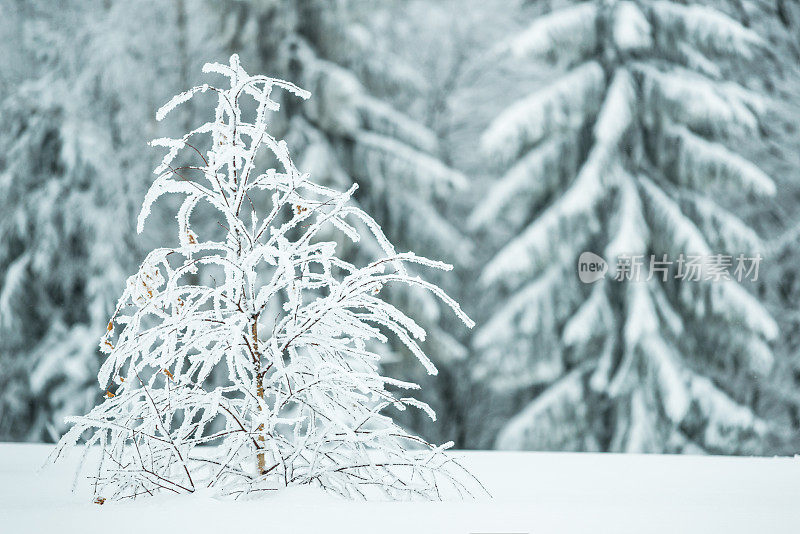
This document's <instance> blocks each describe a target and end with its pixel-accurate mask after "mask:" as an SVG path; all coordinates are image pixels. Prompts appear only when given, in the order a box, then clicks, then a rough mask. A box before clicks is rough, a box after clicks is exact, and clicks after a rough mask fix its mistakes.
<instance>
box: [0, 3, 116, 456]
mask: <svg viewBox="0 0 800 534" xmlns="http://www.w3.org/2000/svg"><path fill="white" fill-rule="evenodd" d="M49 7H51V6H50V5H49V4H48V5H42V4H40V3H38V2H28V3H25V4H24V5H20V6H18V8H19V9H20V10H24V17H25V18H24V20H15V19H14V17H13V14H14V10H12V11H11V12H10V13H8V15H9V16H10V20H4V21H3V24H0V26H4V27H5V25H11V26H12V27H13V28H14V33H15V35H14V36H13V42H15V43H18V44H19V45H20V46H19V47H18V48H17V49H16V58H17V59H16V61H14V60H13V57H14V56H12V61H11V63H12V64H13V65H14V69H11V68H9V69H5V68H3V69H2V72H1V73H0V79H2V81H0V85H2V86H3V89H2V90H0V94H2V99H0V115H2V117H3V124H4V128H2V129H1V130H0V151H2V155H0V190H2V192H3V195H2V198H0V213H2V215H0V235H2V239H0V439H6V440H8V439H14V440H18V439H31V440H44V439H56V438H57V436H58V435H59V434H60V430H61V429H60V428H59V426H58V425H59V423H55V424H53V421H54V418H55V419H57V420H59V421H60V420H61V419H63V417H64V415H66V414H69V413H75V412H76V411H83V410H86V409H88V408H89V407H90V406H91V405H93V404H94V402H95V395H94V394H93V393H92V392H91V390H90V388H89V387H88V386H89V384H90V382H91V381H92V377H93V376H94V375H95V374H96V371H97V367H98V366H99V363H100V359H99V353H98V351H97V347H96V344H95V343H92V342H91V341H90V339H91V337H92V335H91V334H90V332H91V329H92V328H93V327H94V328H95V329H101V328H102V327H103V325H104V324H105V323H106V318H107V315H108V313H109V308H110V303H111V302H113V298H114V294H113V291H114V289H113V282H114V281H122V280H124V277H123V276H122V271H120V270H119V269H118V268H117V267H118V265H119V263H118V261H117V258H119V257H123V256H124V252H125V244H124V242H123V239H122V238H121V234H120V233H119V232H118V230H119V229H120V225H109V224H108V221H109V219H111V218H113V214H114V213H115V212H117V209H118V208H119V204H118V203H117V200H118V199H119V198H120V194H119V193H120V191H119V186H120V184H121V181H120V180H118V179H117V177H118V176H119V173H118V172H117V170H118V169H117V168H115V167H114V165H113V163H112V161H113V160H112V159H111V158H110V154H111V151H112V146H111V143H110V142H109V138H108V136H107V135H105V134H104V132H103V130H102V128H101V127H99V126H98V123H97V122H96V121H95V120H94V119H95V116H94V115H93V114H91V113H87V107H86V104H87V93H88V92H89V90H88V88H87V86H88V85H90V84H88V83H87V80H86V79H76V78H74V77H71V76H72V74H73V71H72V70H71V69H72V67H73V66H74V65H75V63H76V58H75V55H74V54H75V53H76V50H77V49H78V48H80V47H81V46H82V45H84V44H85V42H86V41H85V40H84V37H85V34H84V33H82V32H78V33H72V34H69V36H67V33H69V32H68V30H66V29H65V28H62V27H61V26H60V25H61V24H63V25H64V26H65V27H66V28H72V29H74V28H75V26H73V25H74V24H76V22H75V19H76V18H77V14H76V12H75V11H72V10H70V11H65V12H62V13H57V14H54V13H52V12H51V11H50V10H49V9H48V8H49ZM4 13H5V12H4ZM56 18H58V21H56V20H55V19H56ZM7 37H9V39H11V37H10V36H7ZM9 42H11V41H9ZM15 71H16V72H15ZM93 104H95V105H96V104H97V102H96V101H93ZM98 109H99V106H98V107H96V108H95V111H97V110H98ZM100 176H104V177H105V178H104V179H100V178H99V177H100Z"/></svg>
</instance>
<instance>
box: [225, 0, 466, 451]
mask: <svg viewBox="0 0 800 534" xmlns="http://www.w3.org/2000/svg"><path fill="white" fill-rule="evenodd" d="M215 6H216V7H217V8H219V12H220V23H219V24H217V27H218V28H219V30H218V31H219V32H220V37H221V39H220V40H221V41H223V42H224V43H226V44H227V48H228V49H229V50H230V53H233V52H236V53H239V54H240V55H241V56H242V57H249V58H253V61H256V62H257V63H256V64H255V65H256V66H257V68H258V70H259V71H260V72H272V73H276V74H277V75H279V76H281V77H283V78H285V79H289V80H293V81H295V82H296V83H297V84H299V85H301V86H302V87H305V88H306V89H308V90H310V91H311V92H312V93H313V94H314V99H313V101H312V102H310V103H309V104H308V105H302V106H299V105H297V104H296V103H295V102H292V101H291V100H288V101H286V102H285V103H284V105H283V106H282V109H281V113H280V114H278V115H277V116H276V119H275V120H274V122H273V128H274V130H273V132H274V133H275V134H276V135H280V136H281V137H282V138H284V139H286V140H287V142H288V143H289V145H290V146H291V147H292V150H293V153H294V154H296V155H297V158H296V161H297V165H298V167H299V168H301V169H303V170H304V171H306V172H309V173H310V174H311V175H312V176H314V177H315V179H316V180H317V182H318V183H321V184H323V185H327V186H329V187H336V188H339V189H347V188H349V187H350V186H351V185H352V184H358V186H359V190H358V195H357V198H356V199H354V201H355V202H357V205H359V206H360V207H361V208H362V209H364V210H365V211H367V212H369V213H370V214H371V215H372V216H373V217H374V218H375V220H376V221H377V222H378V223H379V224H380V225H381V228H382V229H383V231H384V232H385V234H386V235H387V237H388V238H389V239H390V240H391V241H392V243H394V244H395V245H396V246H398V247H401V248H403V249H413V250H416V251H417V252H418V253H420V254H422V255H432V256H434V255H435V256H436V257H438V258H441V259H443V260H445V261H448V262H450V263H454V264H461V265H465V260H468V258H469V255H470V251H471V243H470V240H469V239H467V238H466V237H465V235H464V233H463V229H460V228H459V227H458V225H457V224H454V220H453V219H452V218H451V214H450V212H449V208H450V206H451V205H452V204H453V203H452V201H450V199H451V198H452V197H453V196H454V195H455V194H457V193H458V192H460V191H463V190H465V189H466V187H467V185H468V180H467V178H466V177H465V176H464V175H463V174H462V173H460V172H458V171H456V170H455V169H453V168H452V167H450V166H448V165H447V164H445V163H443V161H442V150H441V146H440V140H439V139H438V138H437V135H436V134H435V133H434V132H433V131H431V129H430V128H428V127H426V126H425V125H423V124H421V122H420V120H418V119H419V117H422V116H424V114H423V113H415V112H418V111H419V109H418V106H419V103H420V102H422V101H424V97H421V96H420V95H424V94H425V91H426V90H427V88H428V81H427V80H426V79H425V77H424V76H423V75H422V74H421V73H420V72H418V71H417V70H416V69H415V68H413V66H412V65H410V64H409V62H408V61H405V60H403V58H401V57H399V55H398V54H397V53H396V51H395V50H393V48H392V47H393V46H396V41H395V40H393V36H392V35H391V31H392V29H393V28H395V27H396V26H398V25H402V21H401V22H399V23H398V20H397V19H398V18H400V17H406V16H407V15H406V14H405V12H401V13H399V15H398V11H399V9H398V8H395V9H394V11H393V7H392V5H391V4H390V3H384V4H382V5H379V6H378V5H375V4H374V3H363V2H349V1H343V0H296V1H292V2H263V1H252V0H244V1H241V0H223V1H221V2H217V3H215ZM392 13H394V14H395V17H392V16H391V15H392ZM415 116H417V118H414V117H415ZM354 224H355V225H356V227H359V226H360V225H359V223H357V222H356V223H354ZM359 229H360V230H361V231H362V232H364V233H366V234H368V233H369V232H366V228H359ZM379 251H380V247H379V244H378V243H377V241H375V240H374V239H372V238H370V237H369V236H368V235H365V238H364V239H363V240H362V242H361V244H360V246H359V247H350V246H348V245H347V244H346V243H343V246H342V248H341V254H342V257H343V258H345V259H348V260H350V261H357V260H363V259H364V258H368V257H370V256H374V254H376V253H378V252H379ZM411 270H412V272H413V267H411ZM437 275H438V273H434V274H432V276H433V278H432V281H435V282H437V283H439V284H440V285H442V287H445V288H448V284H451V285H449V289H451V290H454V289H455V287H453V285H452V283H453V280H452V277H441V276H437ZM385 298H387V300H388V301H389V302H391V303H392V304H394V305H395V306H397V307H398V308H400V309H401V310H403V311H404V312H406V313H408V315H409V316H410V317H412V318H413V319H414V320H415V321H416V322H418V323H419V324H420V325H421V326H423V327H424V328H425V330H426V331H427V332H428V336H427V339H426V342H425V344H424V347H425V349H426V352H427V353H428V354H429V355H430V357H431V359H432V360H433V361H434V362H435V363H436V365H437V367H439V368H440V369H441V370H443V374H444V375H447V376H449V372H448V368H449V367H451V366H463V362H464V357H465V356H466V354H467V352H468V351H467V350H466V347H465V346H463V345H462V343H461V342H460V340H458V339H457V338H456V337H454V336H453V335H452V334H451V332H450V331H451V329H452V326H453V324H452V322H451V321H450V318H449V317H448V316H447V314H445V313H442V309H441V307H440V306H439V305H438V303H437V302H436V301H435V299H434V298H432V295H430V294H428V293H427V292H424V291H420V290H417V289H416V288H411V289H410V290H408V291H406V290H400V289H399V288H387V291H386V296H385ZM392 345H393V346H392V347H391V349H392V350H386V352H385V354H386V356H387V359H386V362H387V363H388V362H389V361H390V359H392V360H395V361H394V362H393V363H392V366H393V369H394V372H395V373H398V374H401V375H402V376H405V377H409V378H412V379H413V380H414V381H424V380H425V379H426V377H425V376H424V375H422V373H421V372H420V369H419V367H418V366H416V364H415V362H414V358H413V355H411V354H410V353H407V352H406V353H405V354H404V357H403V358H402V359H400V360H399V361H397V360H398V358H397V356H398V355H400V354H403V352H404V351H403V350H402V347H401V346H398V345H397V344H395V343H392ZM379 348H380V347H379ZM388 348H389V346H387V347H386V349H388ZM390 357H391V358H390ZM437 382H438V383H441V381H439V380H438V379H437ZM434 393H435V392H434V388H425V391H423V395H427V396H428V397H429V400H430V402H432V403H434V404H435V406H436V410H437V412H443V419H444V418H447V419H450V418H449V417H448V415H449V414H447V413H444V411H445V410H447V403H445V402H438V401H437V399H435V398H434V396H433V394H434ZM402 417H403V419H404V420H411V423H410V424H411V425H412V426H413V427H414V428H415V429H417V430H418V431H421V432H424V434H425V435H426V436H428V437H430V438H431V439H434V438H435V437H438V436H440V434H439V430H438V429H439V428H440V427H442V429H443V425H432V424H431V423H430V421H429V420H427V418H426V417H423V416H422V415H421V414H415V413H409V412H406V413H404V414H403V415H402ZM409 418H410V419H409Z"/></svg>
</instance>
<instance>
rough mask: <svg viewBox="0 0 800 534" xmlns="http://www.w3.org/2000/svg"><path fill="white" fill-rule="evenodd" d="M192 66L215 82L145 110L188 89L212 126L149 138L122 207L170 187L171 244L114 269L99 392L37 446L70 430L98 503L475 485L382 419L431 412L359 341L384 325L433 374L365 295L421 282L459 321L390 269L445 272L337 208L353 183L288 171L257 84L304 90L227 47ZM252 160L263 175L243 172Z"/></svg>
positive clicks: (429, 491) (391, 310) (345, 203)
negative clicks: (253, 71) (338, 238)
mask: <svg viewBox="0 0 800 534" xmlns="http://www.w3.org/2000/svg"><path fill="white" fill-rule="evenodd" d="M203 70H204V72H212V73H217V74H221V75H223V76H225V77H227V78H228V81H229V85H230V87H228V88H217V87H214V86H211V85H202V86H200V87H196V88H194V89H192V90H190V91H188V92H186V93H182V94H181V95H179V96H177V97H175V98H173V99H172V100H170V102H169V103H168V104H167V105H166V106H165V107H163V108H162V109H161V110H159V112H158V114H157V117H158V118H159V119H161V118H163V117H164V116H165V115H166V114H167V113H168V112H169V111H170V110H171V109H173V108H174V107H175V106H177V105H180V104H181V103H183V102H185V101H187V100H189V99H191V98H193V97H195V96H197V95H198V94H200V93H206V94H208V93H212V94H215V95H216V97H217V105H216V109H215V115H214V120H213V121H211V122H208V123H206V124H203V125H202V126H200V127H199V128H197V129H195V130H193V131H191V132H189V133H188V134H186V135H184V136H183V137H182V138H179V139H158V140H155V141H153V143H152V144H153V145H155V146H162V147H165V148H167V149H168V152H167V154H166V156H165V157H164V159H163V160H162V162H161V164H160V165H159V166H158V167H157V168H156V171H155V173H156V174H157V178H156V180H155V181H154V183H153V185H152V186H151V188H150V191H149V192H148V193H147V196H146V198H145V200H144V204H143V207H142V211H141V214H140V218H139V230H140V231H141V229H142V225H143V224H144V222H145V220H146V218H147V216H148V214H149V212H150V208H151V206H152V204H153V203H154V202H155V201H156V200H158V198H159V197H161V196H162V195H164V194H166V193H180V194H182V195H184V200H183V204H182V206H181V208H180V209H179V211H178V216H177V218H178V231H179V236H178V237H179V243H180V246H178V247H175V248H160V249H156V250H153V251H152V252H151V253H150V254H149V255H148V256H147V258H146V259H145V260H144V262H143V263H142V265H141V267H140V269H139V271H138V272H137V273H136V274H134V275H133V276H131V277H130V278H129V279H128V283H127V287H126V289H125V292H124V293H123V295H122V297H121V298H120V300H119V302H118V304H117V307H116V311H115V313H114V315H113V317H112V318H111V320H110V321H109V323H108V328H107V333H106V335H105V336H104V337H103V339H102V340H101V350H102V351H103V352H104V353H106V354H107V359H106V360H105V362H104V364H103V365H102V368H101V370H100V372H99V374H98V380H99V382H100V386H101V387H102V388H103V389H104V390H105V397H106V398H105V399H104V400H103V402H102V403H101V404H100V405H99V406H96V407H95V408H94V409H93V410H92V411H90V412H89V413H88V414H87V415H85V416H81V417H72V418H69V422H71V423H72V425H73V426H72V428H71V429H70V430H69V432H68V433H67V434H66V435H65V436H64V437H63V438H62V440H61V441H60V442H59V445H58V447H57V449H56V452H55V453H54V454H55V456H56V457H58V456H60V455H61V454H62V452H64V450H65V449H67V448H70V447H72V446H73V445H74V444H75V443H76V442H77V441H78V439H79V438H81V437H84V438H85V441H86V444H87V450H88V449H89V448H90V447H94V446H96V447H99V448H100V449H101V450H102V457H101V459H100V462H99V465H98V467H97V473H96V478H95V479H94V480H95V493H96V497H98V498H100V497H102V498H104V499H126V498H135V497H137V496H140V495H153V494H155V493H158V492H168V493H190V492H193V491H194V490H195V489H197V488H202V487H213V488H216V489H217V490H218V491H219V492H220V493H221V494H224V495H232V496H236V497H238V496H241V495H246V494H252V493H254V492H265V491H275V490H278V489H280V488H283V487H286V486H291V485H302V484H309V485H315V486H320V487H322V488H325V489H326V490H329V491H331V492H334V493H337V494H340V495H343V496H346V497H363V498H366V497H371V496H381V495H382V496H386V497H390V498H434V499H435V498H441V497H442V496H443V495H444V494H443V493H442V492H445V491H449V492H451V493H452V492H453V491H455V492H456V493H458V494H469V493H470V491H471V489H470V487H471V488H472V489H473V490H474V489H476V488H479V487H480V485H479V483H477V481H475V480H474V479H472V478H471V477H470V475H468V473H466V472H465V471H464V470H463V469H461V468H460V466H458V464H457V463H455V462H454V461H453V460H452V459H451V458H449V457H447V456H446V455H445V454H443V451H444V450H445V449H447V448H448V447H450V446H451V443H447V444H444V445H441V446H434V445H432V444H430V443H427V442H425V441H424V440H423V439H421V438H419V437H417V436H414V435H412V434H409V433H407V432H406V431H404V430H403V429H402V428H400V427H399V426H397V425H396V424H395V423H394V422H393V421H392V419H391V417H390V414H389V413H384V412H387V411H389V410H405V409H406V408H407V407H411V408H412V409H421V410H423V411H424V412H426V413H427V414H428V415H429V416H430V417H431V418H433V417H434V414H433V412H432V411H431V410H430V408H429V407H428V406H427V405H426V404H424V403H422V402H420V401H418V400H416V399H413V398H411V397H408V396H407V393H406V391H407V390H414V389H417V388H418V386H417V385H416V384H413V383H408V382H403V381H400V380H395V379H392V378H389V377H384V376H381V375H380V373H379V372H378V363H379V359H380V356H379V355H378V354H377V353H376V352H373V349H372V347H375V346H376V344H381V343H385V342H386V341H387V340H388V338H389V337H391V336H394V337H396V338H397V339H398V340H399V341H400V342H401V343H403V344H404V345H405V346H406V347H407V348H408V349H409V351H410V352H411V353H412V354H414V355H415V356H416V357H417V358H418V359H419V361H420V363H421V364H422V365H423V366H424V367H425V369H426V370H427V371H428V372H429V373H430V374H436V368H435V367H434V365H433V363H432V362H431V361H430V360H429V359H428V357H427V356H426V355H425V354H424V352H423V351H422V349H421V348H420V346H419V341H421V340H423V339H424V338H425V331H424V330H423V329H422V328H421V327H420V326H418V325H417V324H416V323H415V322H414V321H413V320H412V319H411V318H409V317H408V316H407V315H405V314H404V313H402V312H401V311H399V310H398V309H397V308H395V307H394V306H392V305H390V304H388V303H387V302H385V301H384V300H382V298H381V290H382V288H383V287H384V286H386V285H396V284H401V285H402V284H405V285H407V286H413V287H416V288H420V289H422V290H426V291H429V292H431V293H432V294H433V295H435V296H436V297H438V298H439V299H441V300H442V301H443V302H444V303H445V304H446V305H447V306H449V307H450V308H451V309H452V310H453V311H454V312H455V314H456V315H457V316H458V317H459V318H460V319H461V320H462V321H463V322H464V323H465V324H466V325H467V326H470V327H471V326H472V324H473V323H472V321H471V320H470V319H469V318H468V317H467V316H466V315H465V314H464V312H462V311H461V308H460V307H459V305H458V304H457V303H456V302H455V301H453V300H452V299H451V298H450V297H448V296H447V295H446V294H445V293H444V292H443V291H442V290H441V289H439V288H438V287H436V286H435V285H433V284H430V283H428V282H425V281H424V280H422V279H421V278H419V277H418V276H413V275H411V274H409V272H408V271H407V270H406V267H405V265H407V264H417V265H419V266H422V267H431V268H435V269H443V270H448V269H450V266H449V265H447V264H444V263H441V262H438V261H433V260H428V259H425V258H422V257H419V256H416V255H414V254H413V253H411V252H407V253H397V252H396V251H395V250H394V248H393V246H392V245H391V244H390V243H389V241H388V240H387V239H386V238H385V237H384V236H383V234H382V232H381V230H380V228H379V227H378V225H377V224H376V223H375V222H374V221H373V220H372V219H371V218H370V217H369V215H367V214H366V213H364V212H363V211H361V210H360V209H358V208H357V207H354V206H353V205H352V204H351V203H350V202H349V200H350V198H351V196H352V195H353V192H354V191H355V189H356V186H353V187H351V188H350V189H349V190H348V191H346V192H344V193H342V192H339V191H335V190H332V189H329V188H327V187H323V186H321V185H318V184H315V183H314V182H312V181H310V179H309V175H308V174H303V173H301V172H300V171H298V169H297V168H296V167H295V166H294V163H293V162H292V159H291V157H290V155H289V150H288V148H287V146H286V143H285V142H283V141H280V140H278V139H275V138H274V137H272V136H271V135H270V134H269V132H268V131H267V123H268V112H270V111H274V110H276V109H278V103H277V101H276V100H274V99H273V98H272V92H273V90H275V89H283V90H285V91H289V92H291V93H293V94H295V95H297V96H299V97H301V98H304V99H305V98H308V97H309V96H310V94H309V93H308V92H307V91H304V90H302V89H300V88H298V87H296V86H294V85H293V84H291V83H288V82H284V81H281V80H277V79H273V78H269V77H266V76H249V75H248V74H247V73H246V72H245V71H244V70H243V69H242V67H241V66H240V64H239V60H238V57H237V56H236V55H234V56H232V57H231V60H230V65H221V64H207V65H206V66H205V67H204V69H203ZM262 147H266V148H267V151H266V152H267V153H266V154H264V153H263V152H264V151H261V152H260V149H261V148H262ZM204 148H207V150H206V151H205V153H203V152H202V149H204ZM269 161H272V162H274V164H275V165H276V167H277V168H270V169H268V170H266V171H265V172H261V171H260V170H258V166H259V165H261V164H263V162H269ZM209 207H210V209H213V210H214V211H215V212H216V213H217V214H218V215H219V218H218V223H219V231H218V233H217V234H216V235H212V234H211V233H209V235H199V234H197V233H195V232H194V231H193V230H192V226H191V215H192V212H193V211H194V210H195V209H209ZM330 229H335V230H338V231H340V233H341V234H343V235H344V236H345V237H346V238H349V239H350V240H351V241H353V242H354V243H357V242H358V241H359V238H360V235H359V232H358V230H357V229H367V230H368V231H369V232H371V233H372V234H373V235H372V237H373V238H374V240H375V241H376V242H377V243H379V244H380V246H381V248H382V251H383V252H382V255H381V256H380V257H378V258H376V259H374V261H372V262H371V263H369V264H367V265H366V266H360V267H359V266H356V265H354V264H351V263H349V262H346V261H344V260H341V259H339V258H338V257H337V256H336V247H337V244H336V243H335V242H332V241H325V240H324V239H325V238H326V237H328V238H329V236H330V235H332V234H331V233H330V232H329V230H330ZM206 280H207V281H208V282H204V281H206ZM212 371H214V374H213V375H212ZM220 371H221V372H220ZM214 377H216V378H214ZM221 378H222V380H220V379H221ZM468 486H469V487H468Z"/></svg>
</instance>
